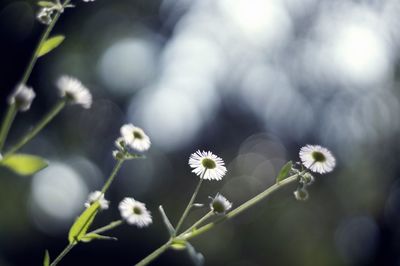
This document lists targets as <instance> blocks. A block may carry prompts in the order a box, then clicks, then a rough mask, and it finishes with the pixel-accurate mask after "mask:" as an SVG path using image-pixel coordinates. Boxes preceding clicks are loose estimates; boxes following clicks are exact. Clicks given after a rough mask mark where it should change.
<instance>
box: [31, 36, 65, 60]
mask: <svg viewBox="0 0 400 266" xmlns="http://www.w3.org/2000/svg"><path fill="white" fill-rule="evenodd" d="M64 39H65V36H63V35H57V36H54V37H51V38H49V39H47V40H46V41H45V42H44V43H43V44H42V45H41V46H40V49H39V52H38V54H37V56H38V57H41V56H44V55H45V54H47V53H49V52H50V51H52V50H53V49H55V48H57V46H59V45H60V44H61V43H62V42H63V41H64Z"/></svg>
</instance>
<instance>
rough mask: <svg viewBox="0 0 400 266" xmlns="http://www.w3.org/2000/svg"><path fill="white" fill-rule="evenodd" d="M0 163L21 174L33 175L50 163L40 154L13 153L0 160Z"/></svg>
mask: <svg viewBox="0 0 400 266" xmlns="http://www.w3.org/2000/svg"><path fill="white" fill-rule="evenodd" d="M0 165H1V166H4V167H6V168H8V169H10V170H11V171H13V172H15V173H17V174H19V175H32V174H34V173H36V172H38V171H40V170H42V169H43V168H45V167H47V166H48V165H49V164H48V162H47V161H46V160H45V159H43V158H41V157H39V156H35V155H30V154H13V155H10V156H8V157H6V158H5V159H3V160H2V161H0Z"/></svg>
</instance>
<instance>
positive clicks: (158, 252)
mask: <svg viewBox="0 0 400 266" xmlns="http://www.w3.org/2000/svg"><path fill="white" fill-rule="evenodd" d="M171 243H172V241H171V240H170V241H168V242H167V243H165V244H164V245H162V246H161V247H159V248H158V249H156V250H154V251H153V252H152V253H151V254H150V255H148V256H147V257H146V258H144V259H142V260H141V261H139V262H138V263H137V264H136V265H135V266H145V265H147V264H149V263H150V262H152V261H153V260H154V259H156V258H157V257H158V256H160V255H161V254H162V253H164V252H165V251H166V250H167V249H168V248H169V247H170V246H171Z"/></svg>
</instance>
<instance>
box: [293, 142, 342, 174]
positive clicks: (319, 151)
mask: <svg viewBox="0 0 400 266" xmlns="http://www.w3.org/2000/svg"><path fill="white" fill-rule="evenodd" d="M299 155H300V159H301V162H302V163H303V165H304V166H305V167H307V168H308V169H310V170H311V171H313V172H316V173H320V174H324V173H329V172H331V171H332V170H333V168H335V165H336V160H335V157H333V155H332V153H331V152H330V151H329V150H328V149H326V148H324V147H321V146H319V145H306V146H304V147H303V148H301V149H300V153H299Z"/></svg>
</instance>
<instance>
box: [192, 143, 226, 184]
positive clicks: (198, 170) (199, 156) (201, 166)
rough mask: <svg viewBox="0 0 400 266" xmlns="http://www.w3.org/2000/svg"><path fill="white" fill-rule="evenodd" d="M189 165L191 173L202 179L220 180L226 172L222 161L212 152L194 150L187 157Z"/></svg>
mask: <svg viewBox="0 0 400 266" xmlns="http://www.w3.org/2000/svg"><path fill="white" fill-rule="evenodd" d="M189 165H190V167H191V168H194V169H193V170H192V172H193V173H195V174H196V175H198V176H200V178H202V179H208V180H221V179H222V177H223V176H224V175H225V174H226V168H225V163H224V161H223V160H222V159H221V158H219V157H218V156H216V155H215V154H213V153H212V152H210V151H208V152H205V151H203V152H200V150H198V151H196V152H195V153H193V154H192V155H190V158H189Z"/></svg>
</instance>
